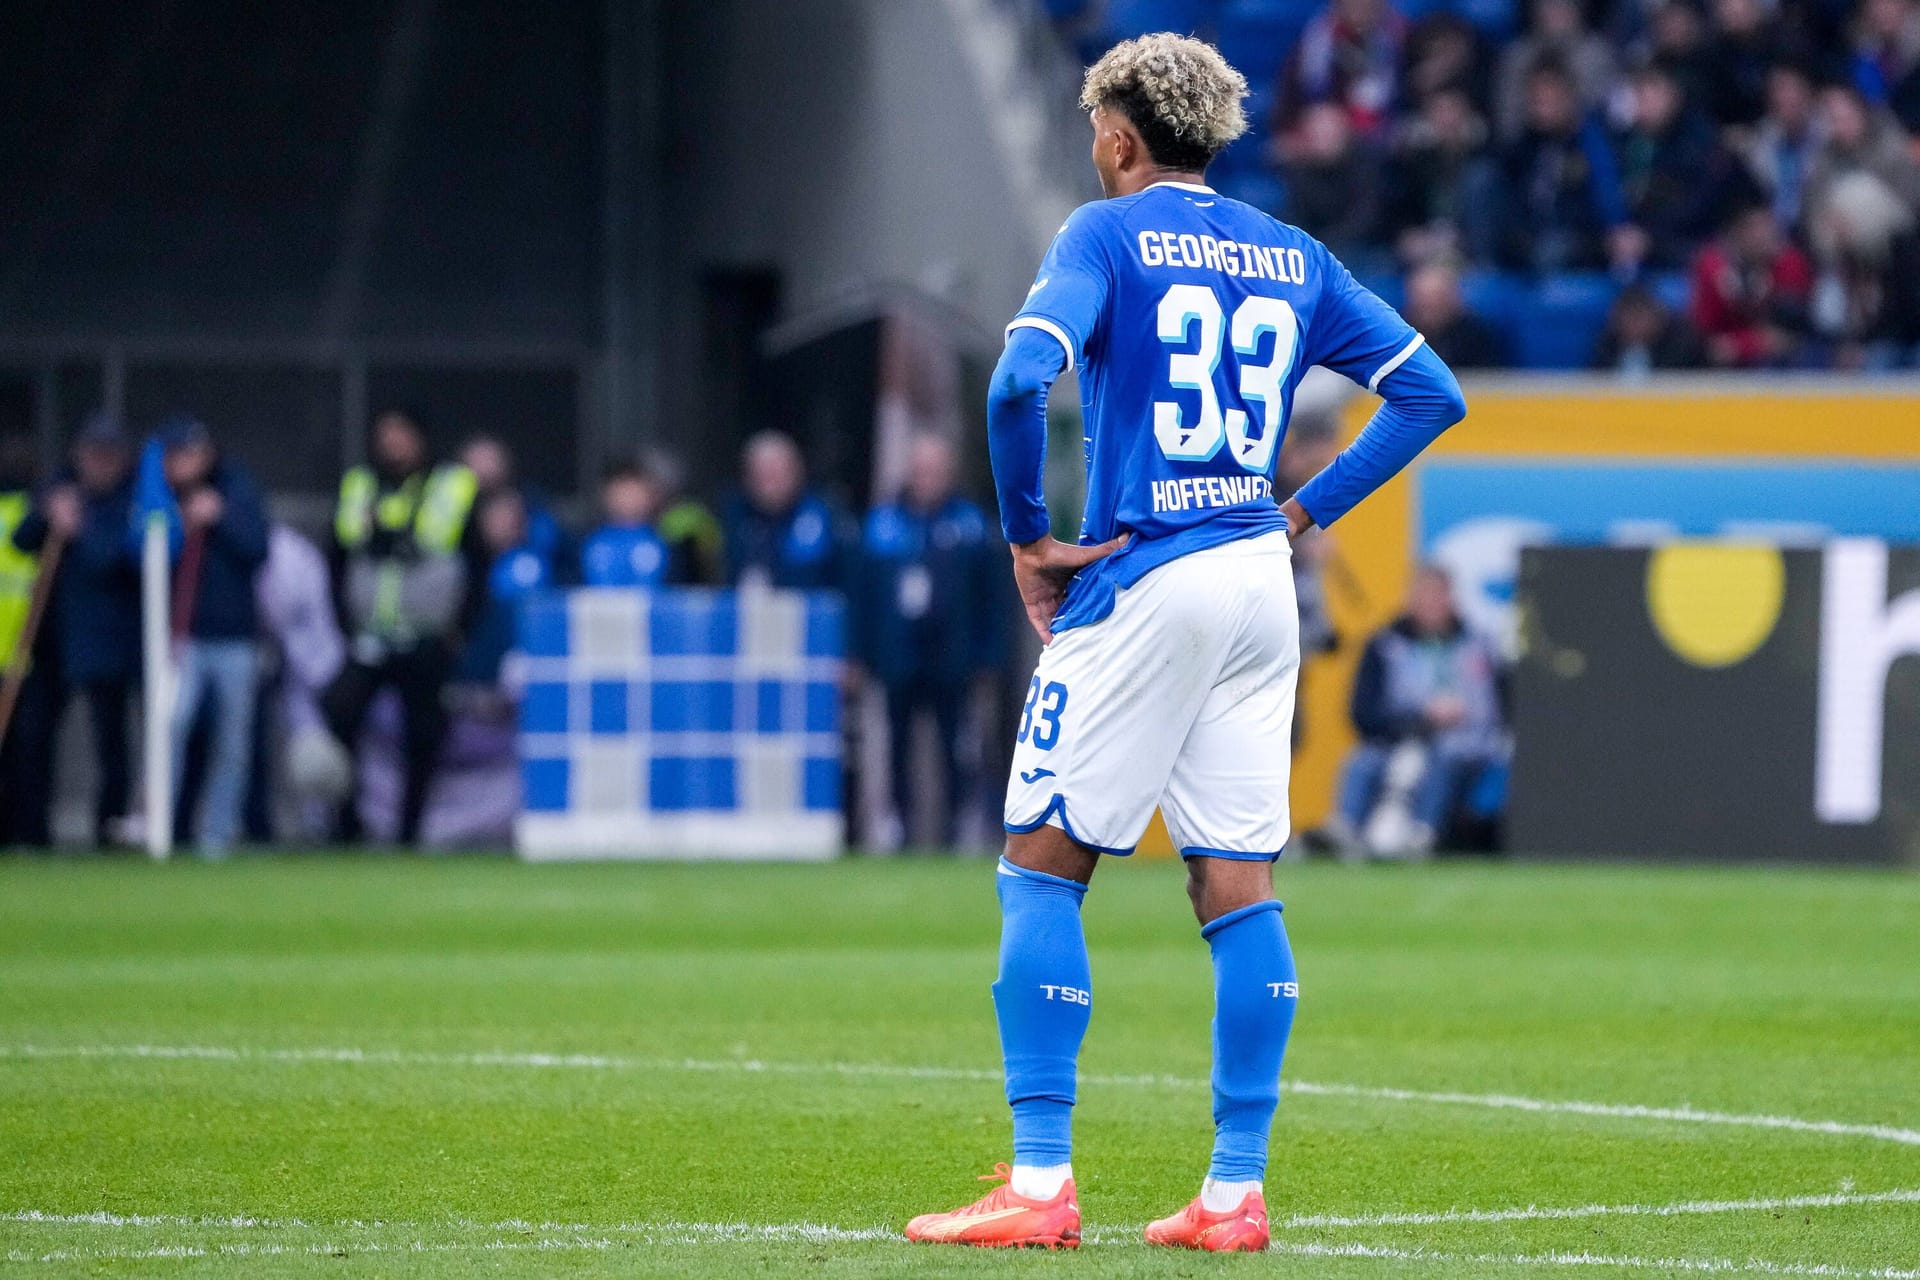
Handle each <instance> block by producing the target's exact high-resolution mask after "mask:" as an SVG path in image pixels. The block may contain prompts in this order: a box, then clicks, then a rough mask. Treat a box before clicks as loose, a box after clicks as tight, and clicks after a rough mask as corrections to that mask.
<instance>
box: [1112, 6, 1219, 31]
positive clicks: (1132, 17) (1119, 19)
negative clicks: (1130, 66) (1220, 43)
mask: <svg viewBox="0 0 1920 1280" xmlns="http://www.w3.org/2000/svg"><path fill="white" fill-rule="evenodd" d="M1219 13H1220V5H1219V0H1107V12H1106V14H1105V16H1104V17H1103V18H1102V20H1101V24H1100V26H1101V30H1102V31H1103V32H1104V33H1105V34H1106V36H1107V38H1108V39H1109V40H1110V41H1111V40H1130V39H1132V38H1133V37H1134V36H1141V35H1146V34H1147V33H1148V32H1150V31H1177V32H1179V33H1180V34H1181V35H1211V34H1213V28H1214V22H1215V20H1216V19H1217V18H1218V17H1219Z"/></svg>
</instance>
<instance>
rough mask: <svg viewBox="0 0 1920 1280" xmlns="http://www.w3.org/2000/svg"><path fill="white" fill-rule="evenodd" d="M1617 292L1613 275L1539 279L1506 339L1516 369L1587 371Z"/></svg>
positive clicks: (1575, 274)
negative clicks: (1510, 343)
mask: <svg viewBox="0 0 1920 1280" xmlns="http://www.w3.org/2000/svg"><path fill="white" fill-rule="evenodd" d="M1619 291H1620V287H1619V285H1618V284H1616V283H1615V282H1614V280H1613V279H1612V277H1610V276H1606V275H1602V274H1598V273H1567V274H1564V275H1550V276H1546V277H1543V278H1542V279H1541V280H1540V281H1539V282H1538V283H1537V284H1535V285H1534V287H1533V289H1532V291H1531V292H1530V293H1528V294H1527V296H1526V299H1525V301H1524V302H1523V303H1522V304H1521V306H1520V309H1519V311H1518V314H1517V315H1516V316H1515V329H1514V332H1513V334H1512V335H1511V336H1512V339H1513V345H1514V351H1515V353H1516V355H1517V357H1518V360H1519V363H1520V365H1521V367H1522V368H1527V369H1584V368H1586V367H1587V366H1588V365H1589V364H1591V363H1592V362H1593V352H1594V348H1595V347H1596V346H1597V345H1598V343H1599V341H1600V334H1601V332H1602V330H1604V329H1605V328H1606V325H1607V310H1608V309H1609V308H1610V307H1612V306H1613V299H1614V296H1615V295H1616V294H1617V293H1619Z"/></svg>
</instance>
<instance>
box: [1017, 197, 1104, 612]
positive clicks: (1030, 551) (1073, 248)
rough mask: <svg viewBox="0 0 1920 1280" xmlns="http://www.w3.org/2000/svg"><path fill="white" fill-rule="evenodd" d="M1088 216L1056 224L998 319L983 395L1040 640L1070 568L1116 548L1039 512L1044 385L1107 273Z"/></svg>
mask: <svg viewBox="0 0 1920 1280" xmlns="http://www.w3.org/2000/svg"><path fill="white" fill-rule="evenodd" d="M1096 217H1097V215H1095V214H1092V213H1090V211H1089V210H1088V209H1086V208H1083V209H1081V210H1079V211H1078V212H1076V213H1075V214H1074V216H1073V217H1071V218H1069V219H1068V220H1067V224H1066V225H1065V226H1063V227H1062V228H1060V234H1059V235H1058V236H1056V237H1054V241H1053V245H1052V247H1051V248H1049V249H1048V250H1047V256H1046V259H1045V260H1044V261H1043V262H1041V264H1040V276H1039V279H1038V281H1037V282H1036V283H1035V284H1034V286H1033V290H1032V291H1031V292H1030V293H1028V295H1027V304H1026V306H1025V307H1024V308H1023V309H1022V310H1021V312H1020V314H1019V315H1017V316H1015V317H1014V320H1013V323H1012V324H1010V325H1008V326H1007V346H1006V350H1005V351H1003V352H1001V354H1000V363H999V364H998V365H997V366H996V367H995V368H994V371H993V381H992V382H991V384H990V385H989V389H988V392H987V448H988V452H989V453H990V454H991V455H992V459H993V484H994V489H995V491H996V493H997V494H998V496H999V499H1000V527H1001V531H1002V532H1003V533H1005V534H1006V538H1007V543H1008V545H1009V547H1011V548H1012V551H1013V577H1014V582H1015V583H1016V584H1017V585H1018V586H1019V588H1020V601H1021V603H1022V604H1023V605H1025V606H1026V610H1027V620H1028V621H1029V622H1031V623H1032V624H1033V629H1034V630H1035V631H1036V632H1037V633H1039V636H1040V639H1041V641H1042V643H1046V642H1050V641H1051V640H1052V639H1053V630H1052V623H1053V615H1054V614H1055V613H1057V612H1059V610H1060V605H1061V603H1062V602H1063V601H1064V600H1065V599H1066V594H1067V584H1068V583H1070V582H1071V581H1072V580H1073V575H1074V574H1076V573H1078V572H1079V571H1080V570H1081V569H1083V568H1085V567H1086V566H1087V565H1089V564H1092V563H1093V562H1094V561H1095V560H1098V559H1100V558H1101V557H1102V556H1105V555H1108V554H1109V553H1111V552H1113V551H1115V550H1117V549H1118V548H1119V547H1120V545H1121V543H1122V542H1123V541H1124V539H1123V538H1116V539H1114V540H1113V541H1111V542H1104V543H1101V544H1099V545H1098V546H1091V547H1084V546H1077V545H1075V544H1073V543H1070V542H1060V541H1057V540H1056V539H1055V538H1054V537H1053V535H1052V533H1051V532H1050V530H1051V528H1052V525H1051V522H1050V521H1049V520H1048V517H1047V499H1046V487H1045V483H1044V481H1045V476H1046V469H1047V392H1048V390H1049V389H1050V388H1051V387H1052V386H1053V383H1054V380H1055V379H1057V378H1058V377H1059V376H1060V375H1061V374H1062V373H1064V372H1066V371H1067V370H1068V369H1071V368H1073V367H1074V366H1075V364H1076V363H1077V361H1078V360H1079V357H1080V355H1081V353H1083V352H1084V351H1085V350H1086V345H1087V343H1088V341H1089V340H1091V339H1092V337H1093V335H1094V333H1095V330H1096V328H1097V327H1098V325H1099V323H1100V318H1101V314H1102V311H1103V310H1104V308H1105V306H1106V301H1107V295H1108V284H1109V281H1110V279H1111V272H1110V271H1109V270H1108V268H1107V263H1106V256H1105V253H1104V251H1103V249H1102V247H1101V244H1100V242H1099V234H1098V229H1097V226H1096V225H1095V221H1096Z"/></svg>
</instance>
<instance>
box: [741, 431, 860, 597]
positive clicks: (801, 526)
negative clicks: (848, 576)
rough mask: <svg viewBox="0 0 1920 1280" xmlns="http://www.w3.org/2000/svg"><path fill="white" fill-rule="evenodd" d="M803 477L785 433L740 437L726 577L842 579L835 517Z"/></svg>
mask: <svg viewBox="0 0 1920 1280" xmlns="http://www.w3.org/2000/svg"><path fill="white" fill-rule="evenodd" d="M806 481H807V471H806V464H805V463H804V462H803V461H802V460H801V457H800V447H799V446H798V445H796V444H795V443H794V442H793V438H792V437H791V436H787V435H784V434H782V433H780V432H778V431H762V432H760V433H759V434H758V435H756V436H754V437H753V438H752V439H751V440H749V441H747V447H746V450H745V451H744V453H743V454H742V457H741V490H740V492H739V493H738V494H736V495H734V497H733V499H732V500H731V501H730V502H728V504H727V509H726V517H725V520H724V527H725V530H726V542H727V581H728V582H729V583H731V584H732V585H734V586H736V587H740V586H761V587H791V588H797V589H800V590H806V591H818V590H823V589H831V588H839V587H841V586H842V585H843V584H844V581H845V580H844V577H843V565H842V562H841V561H842V556H841V546H842V543H843V537H842V533H841V528H840V518H839V516H838V515H837V514H836V513H835V512H834V510H833V508H831V507H829V506H828V505H827V503H826V500H825V499H823V498H821V497H820V496H819V495H818V494H815V493H811V492H809V491H808V490H807V488H806Z"/></svg>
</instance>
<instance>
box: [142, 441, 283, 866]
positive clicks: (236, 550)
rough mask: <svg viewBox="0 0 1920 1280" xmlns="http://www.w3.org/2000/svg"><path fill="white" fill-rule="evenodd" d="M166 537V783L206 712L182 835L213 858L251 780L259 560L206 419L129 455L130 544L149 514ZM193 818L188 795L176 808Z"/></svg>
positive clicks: (263, 526)
mask: <svg viewBox="0 0 1920 1280" xmlns="http://www.w3.org/2000/svg"><path fill="white" fill-rule="evenodd" d="M156 515H157V516H160V517H162V518H163V519H165V521H166V522H167V526H168V528H169V530H170V531H171V542H172V547H173V560H174V573H173V588H174V597H173V605H174V624H173V629H174V634H175V637H176V654H177V670H178V672H179V684H178V686H177V687H176V689H175V690H174V699H173V725H172V736H173V776H174V778H175V779H176V780H183V779H185V778H186V776H187V739H188V737H189V736H190V735H191V734H192V732H193V726H194V722H195V720H196V719H198V718H199V716H200V713H201V710H202V708H203V707H205V706H206V705H207V704H208V703H209V702H210V703H211V705H212V716H213V720H212V737H211V739H210V746H209V750H208V755H207V762H206V771H205V775H204V783H205V786H204V791H203V794H202V795H201V797H200V806H199V808H200V816H199V820H198V821H197V822H195V823H194V824H193V828H194V839H195V842H196V844H197V845H198V847H199V852H200V856H201V857H203V858H224V857H226V856H227V854H228V853H229V852H230V851H231V850H232V848H233V844H234V841H236V840H237V839H239V837H240V834H241V831H240V822H241V816H242V814H241V806H242V805H243V804H244V803H245V801H246V798H247V784H248V782H249V780H250V779H251V777H252V773H253V718H254V710H255V695H256V693H257V691H258V687H259V683H260V651H259V647H258V641H259V633H260V610H259V605H258V600H257V596H256V594H255V586H254V579H255V578H256V577H257V576H258V575H259V572H260V569H261V567H262V566H264V565H265V564H266V562H267V511H266V504H265V502H264V501H263V500H262V498H261V495H260V490H259V488H258V486H256V485H255V484H254V482H253V478H252V477H251V476H249V475H248V474H247V473H246V472H245V471H244V470H242V469H241V468H240V467H239V466H238V465H237V464H235V463H234V462H232V461H231V460H229V459H228V458H226V457H225V456H223V455H222V454H221V453H220V451H219V450H218V449H217V448H215V446H214V443H213V436H212V434H211V433H210V432H209V431H208V430H207V427H206V424H205V423H203V422H201V421H200V420H199V419H197V418H191V417H185V416H178V417H173V418H169V419H168V420H167V421H166V422H164V423H162V424H161V426H160V430H159V431H158V432H157V433H156V434H155V436H154V438H153V440H152V441H150V442H149V443H148V445H147V449H146V452H145V454H144V455H143V456H142V458H141V460H140V474H139V478H138V480H137V481H136V484H135V488H134V522H133V526H132V528H133V537H134V539H135V541H136V542H137V540H138V538H139V536H140V531H141V530H143V529H144V528H145V527H146V524H147V521H148V520H149V518H151V517H153V516H156ZM176 807H177V808H178V809H180V810H181V811H183V812H186V813H191V812H192V811H193V802H192V798H191V797H185V796H183V797H181V798H180V802H179V804H177V806H176Z"/></svg>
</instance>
